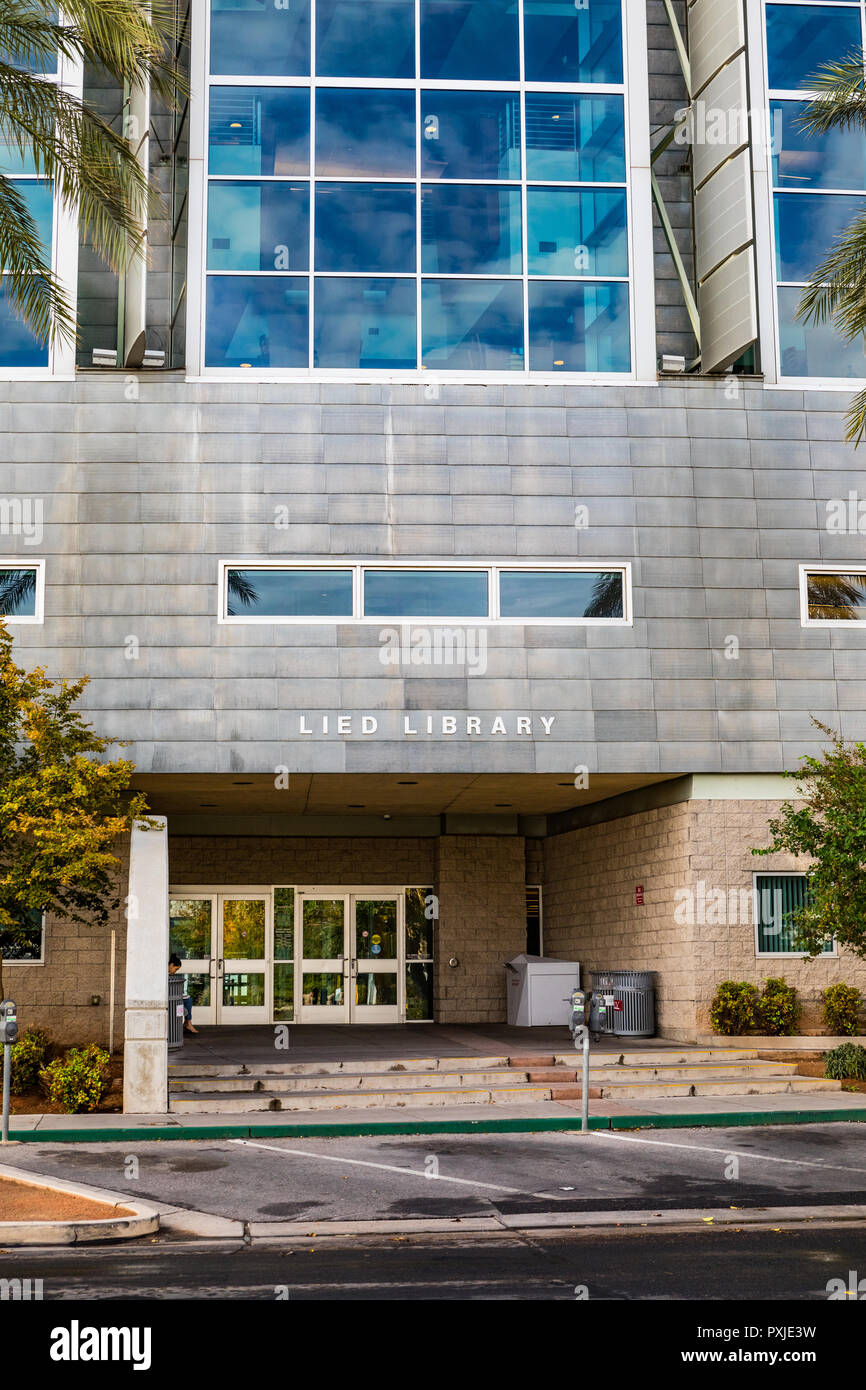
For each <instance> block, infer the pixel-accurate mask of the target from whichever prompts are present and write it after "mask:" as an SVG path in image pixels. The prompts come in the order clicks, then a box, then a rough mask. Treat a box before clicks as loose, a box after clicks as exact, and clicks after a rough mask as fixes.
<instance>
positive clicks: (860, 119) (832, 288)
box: [798, 50, 866, 444]
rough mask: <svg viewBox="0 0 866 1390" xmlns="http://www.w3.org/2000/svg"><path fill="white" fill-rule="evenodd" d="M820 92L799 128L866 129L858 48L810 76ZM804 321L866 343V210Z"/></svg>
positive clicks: (819, 276) (827, 262)
mask: <svg viewBox="0 0 866 1390" xmlns="http://www.w3.org/2000/svg"><path fill="white" fill-rule="evenodd" d="M807 85H808V87H809V89H810V90H812V91H814V92H816V93H817V96H816V97H815V98H814V99H813V100H812V101H811V102H809V103H808V104H807V106H806V109H805V111H804V113H803V116H802V117H801V121H800V124H801V128H802V129H803V130H804V131H806V132H807V133H808V134H810V135H816V136H821V135H826V133H827V132H828V131H830V130H864V129H866V74H864V67H863V54H862V53H861V52H860V51H859V50H857V51H855V52H853V53H851V54H849V55H848V56H847V57H845V58H844V59H842V60H841V61H839V62H835V63H824V64H823V65H822V66H821V67H820V68H819V69H818V72H817V73H816V74H815V76H813V77H810V78H809V80H808V84H807ZM798 315H799V317H800V318H802V319H803V320H804V321H805V322H806V323H809V322H812V323H815V324H821V323H829V322H832V323H834V324H835V327H836V328H837V329H838V330H839V332H840V333H841V335H842V337H843V338H845V339H846V340H847V341H848V342H852V343H853V342H859V343H860V345H861V346H863V344H864V333H866V212H860V213H858V214H857V216H856V217H855V218H854V219H853V220H852V222H851V223H850V224H849V226H848V227H846V228H845V230H844V231H843V232H842V233H841V234H840V235H839V236H838V237H837V238H836V241H835V242H834V244H833V246H832V248H831V249H830V251H829V252H828V254H827V255H826V257H825V258H824V260H823V261H822V262H821V264H820V265H819V266H818V268H817V269H816V270H815V272H814V274H813V276H812V278H811V280H810V282H809V285H808V288H807V289H806V290H805V291H804V293H803V296H802V298H801V300H800V305H799V309H798ZM845 423H846V427H847V438H848V439H850V440H853V441H854V442H855V444H859V443H860V441H861V440H862V438H863V434H864V431H866V391H861V392H859V394H858V395H857V396H855V397H854V399H853V401H852V403H851V407H850V409H849V411H848V414H847V416H846V420H845Z"/></svg>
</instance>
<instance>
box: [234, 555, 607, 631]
mask: <svg viewBox="0 0 866 1390" xmlns="http://www.w3.org/2000/svg"><path fill="white" fill-rule="evenodd" d="M219 565H220V568H219V584H218V600H217V621H218V622H219V623H223V624H226V625H228V626H235V625H238V624H249V623H258V624H260V625H261V624H264V625H267V624H281V625H282V624H293V625H294V626H304V627H311V626H319V627H322V626H326V627H344V626H348V625H355V626H363V627H386V626H388V625H389V624H394V623H400V624H408V625H410V626H413V627H445V626H449V627H464V628H466V627H505V626H508V627H633V626H634V609H633V606H632V572H631V564H630V563H628V562H627V561H623V560H612V561H610V563H607V562H605V561H604V560H601V561H598V560H596V561H592V562H589V561H581V562H578V563H574V562H570V561H533V560H497V561H496V562H494V563H492V564H478V563H477V562H473V561H471V560H470V561H468V562H467V563H465V564H461V562H460V561H459V560H443V561H439V560H418V561H414V562H413V561H408V560H403V561H399V562H395V561H388V560H384V561H383V560H363V561H357V560H351V561H348V562H347V561H342V562H341V561H339V560H330V561H323V560H322V559H321V558H319V559H317V560H310V561H306V560H298V559H293V560H291V561H286V560H273V559H267V560H258V559H251V558H246V559H236V560H221V561H220V562H219ZM235 569H257V570H264V569H273V570H325V571H334V570H343V571H345V570H351V572H352V608H353V611H352V614H351V616H349V615H347V616H345V617H333V616H325V617H318V616H316V615H315V614H312V615H307V616H302V617H295V616H287V617H280V618H276V617H267V616H265V617H263V616H261V615H256V614H244V613H237V614H233V615H232V616H231V617H230V616H229V615H228V612H227V608H228V572H229V570H235ZM368 569H369V570H383V569H384V570H394V571H400V570H411V571H415V570H433V571H440V570H447V571H459V572H467V573H473V574H485V573H486V574H487V576H488V608H489V613H488V616H487V617H484V618H472V617H466V616H465V615H464V616H462V617H425V616H421V617H409V616H401V615H400V614H394V615H389V616H387V617H369V618H368V617H364V616H363V615H362V612H361V603H362V584H363V579H362V576H363V571H364V570H368ZM503 570H505V571H511V570H526V571H530V572H533V573H539V572H542V573H547V572H551V571H552V572H555V573H566V574H611V573H615V572H619V573H621V574H622V576H623V616H622V617H621V618H544V617H539V618H503V617H500V615H499V611H498V610H499V584H498V577H499V574H500V573H501V572H502V571H503Z"/></svg>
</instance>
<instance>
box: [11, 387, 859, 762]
mask: <svg viewBox="0 0 866 1390" xmlns="http://www.w3.org/2000/svg"><path fill="white" fill-rule="evenodd" d="M123 387H124V377H123V375H122V374H119V375H117V376H112V375H106V376H103V377H99V376H93V377H87V378H82V379H80V380H78V381H76V382H74V383H57V384H52V383H47V382H46V383H39V382H32V381H31V382H21V383H15V382H6V383H2V384H0V398H2V400H3V402H4V403H5V407H6V408H5V410H3V411H0V414H2V415H5V423H6V425H7V426H8V427H9V430H8V432H7V433H6V434H5V436H4V437H3V439H2V441H0V498H6V499H9V500H12V499H15V498H19V499H22V502H23V500H24V499H27V498H30V499H31V501H33V500H35V499H39V500H40V501H41V503H42V507H43V526H42V530H41V534H40V536H39V538H38V541H37V543H35V544H34V543H31V541H32V540H33V537H28V536H26V535H24V534H16V533H15V530H14V527H9V526H7V527H6V528H5V531H4V533H3V534H2V538H0V539H2V553H3V555H4V556H5V557H6V561H7V562H9V561H13V562H14V563H16V564H23V563H26V562H27V561H28V560H33V559H39V560H43V561H44V562H45V565H46V604H45V608H46V618H45V621H44V623H43V624H41V625H34V626H27V627H25V626H13V627H12V629H11V630H12V632H13V634H14V636H15V641H16V649H17V651H18V652H19V654H20V658H21V660H22V661H23V662H24V663H25V664H27V665H32V664H35V663H37V662H43V663H44V664H45V665H46V666H47V668H48V670H49V673H50V674H52V675H54V676H57V677H60V676H66V677H70V678H74V677H77V676H79V675H84V674H87V675H90V676H91V677H92V678H93V683H92V685H91V686H90V688H89V690H88V692H87V694H86V696H85V699H84V701H83V704H84V707H85V708H86V709H87V711H88V715H89V717H90V718H91V719H92V721H93V722H94V724H95V725H96V726H97V727H98V729H99V730H100V731H101V732H105V733H107V734H110V735H113V736H114V737H117V738H128V739H130V740H131V741H132V745H133V746H132V747H131V749H130V750H129V755H130V756H131V757H132V758H133V759H134V760H135V761H136V762H137V763H138V764H139V766H140V767H141V769H142V770H144V771H147V770H174V771H181V770H187V771H200V772H206V771H227V772H230V771H233V770H234V771H238V770H243V771H256V770H259V771H270V770H271V769H272V768H273V767H274V766H275V765H276V764H277V763H279V762H283V763H287V764H288V763H289V762H290V763H291V765H292V766H293V767H303V768H305V769H307V770H310V771H316V770H320V771H341V770H343V769H345V768H347V767H351V768H352V769H353V770H359V771H360V770H362V769H369V770H376V771H388V770H391V769H394V770H409V769H412V770H415V771H423V770H425V769H427V770H431V771H433V770H438V771H448V770H461V769H463V770H472V771H478V772H485V771H487V772H496V771H508V770H511V771H519V770H530V771H533V770H535V771H539V772H541V771H544V772H550V771H554V770H561V769H562V768H563V767H564V768H565V769H566V771H567V770H568V768H570V767H572V766H574V765H576V764H578V763H581V764H583V763H587V764H588V765H590V764H591V765H593V766H596V765H597V767H598V769H599V770H600V771H607V772H618V771H623V772H626V771H632V772H639V771H650V772H651V771H658V770H659V769H662V770H666V771H676V770H687V771H689V770H694V771H700V770H708V771H711V770H719V769H722V768H723V769H724V770H726V771H734V770H744V771H745V770H753V771H761V770H764V771H772V770H775V769H776V768H777V767H779V766H781V765H782V760H783V758H784V759H788V760H789V761H790V757H789V754H790V749H791V748H792V747H793V746H795V745H796V744H797V740H798V738H802V739H803V740H804V741H805V740H807V739H808V735H809V730H808V721H806V722H804V716H806V715H807V714H808V710H809V709H813V708H814V709H815V710H817V711H818V712H820V713H822V714H824V715H829V714H832V715H833V717H834V720H837V721H838V719H839V718H840V717H841V716H843V715H844V717H845V719H846V720H847V721H848V724H849V726H850V727H852V728H853V727H854V726H855V722H856V720H857V718H858V717H859V716H860V712H861V710H862V708H864V707H866V701H864V700H863V695H862V692H863V684H862V683H863V682H866V625H864V626H863V627H862V628H861V627H860V625H858V624H852V625H851V627H850V628H848V629H846V630H842V631H836V630H834V631H832V632H831V631H830V630H827V629H824V630H822V629H820V628H818V629H805V628H803V627H802V625H801V623H800V613H799V592H798V566H799V565H800V564H802V563H805V562H811V561H814V560H816V559H819V558H820V560H821V562H822V563H833V562H838V563H839V565H840V567H842V568H844V567H845V566H846V565H850V564H851V563H852V562H854V561H859V562H862V561H863V557H864V551H863V537H862V536H861V535H859V534H841V535H839V534H835V533H833V532H832V531H830V530H828V528H827V525H826V521H827V507H826V504H827V503H828V502H833V501H834V500H835V499H847V497H848V494H849V492H851V491H854V492H858V489H862V461H861V460H860V459H859V456H858V455H857V454H855V453H854V451H853V450H851V448H850V446H847V445H845V444H843V443H841V442H839V439H840V430H841V424H840V422H841V414H842V412H843V411H844V409H845V408H846V406H847V399H848V398H847V396H845V395H844V394H841V395H840V394H839V393H834V394H833V395H832V396H825V395H824V394H823V393H820V392H809V393H807V398H808V407H809V408H808V410H807V409H805V408H804V396H803V394H802V393H797V392H794V393H787V392H783V391H764V390H763V389H762V388H761V387H760V385H759V384H758V383H753V382H747V381H741V382H740V383H739V384H738V386H737V394H736V396H735V398H734V399H729V398H728V397H727V396H726V384H725V382H724V381H719V382H715V381H711V380H707V379H704V380H685V381H683V382H680V383H677V384H676V385H671V384H668V383H665V384H663V385H660V386H659V387H657V388H656V387H653V386H635V387H629V386H611V387H601V386H598V387H592V386H580V387H572V386H561V385H553V386H551V387H549V388H547V387H543V386H535V385H533V386H531V387H530V386H519V385H511V384H509V385H504V386H496V387H495V388H493V387H491V388H489V390H485V389H484V388H479V387H477V386H459V385H447V384H446V385H443V386H442V387H441V388H440V394H439V398H438V400H437V401H435V402H427V401H425V400H424V398H423V387H418V388H416V387H412V386H390V385H388V384H382V385H380V386H375V387H364V386H352V385H350V384H346V383H339V384H333V385H330V384H328V385H325V384H321V385H320V384H305V385H302V386H299V385H295V384H292V383H287V384H286V386H285V388H281V387H279V386H268V385H264V384H263V385H260V386H257V385H255V384H249V383H216V382H214V383H189V384H185V383H184V382H182V381H180V380H178V379H174V378H171V379H165V380H164V379H160V380H153V379H147V380H143V381H142V386H141V393H140V399H139V400H138V401H137V402H128V401H126V400H125V399H124V396H123ZM828 407H829V408H828ZM320 430H321V432H319V431H320ZM809 440H811V441H814V442H812V443H811V444H810V443H809V442H807V441H809ZM66 460H69V461H68V462H67V461H66ZM858 495H859V494H858ZM815 498H818V499H820V500H819V501H817V502H816V501H814V500H813V499H815ZM578 504H583V505H585V506H586V507H587V509H588V517H587V521H588V524H587V525H586V526H580V525H578V526H576V525H575V519H576V518H575V507H576V506H577V505H578ZM279 507H285V508H287V509H288V510H287V516H288V525H287V526H279V525H275V524H274V523H275V517H276V515H277V513H276V511H275V509H276V508H279ZM281 557H285V558H286V559H287V560H290V561H300V562H303V561H305V560H309V561H312V560H320V561H321V560H323V559H333V560H337V561H340V560H347V559H348V560H352V561H354V560H372V561H377V560H384V561H389V562H390V561H400V562H401V563H406V564H409V565H411V563H412V562H413V561H414V560H421V559H424V560H429V561H433V562H435V561H437V560H441V561H445V562H449V561H450V562H457V563H458V564H471V563H473V562H480V563H483V562H485V561H488V560H497V561H506V562H507V561H508V560H512V559H513V560H525V561H528V562H537V563H539V564H540V565H544V564H545V563H547V562H550V561H551V560H556V561H566V562H567V561H568V560H576V561H577V560H579V561H582V562H589V563H590V564H592V563H597V564H598V566H599V568H601V569H603V568H604V567H605V566H606V565H608V564H610V563H612V562H614V561H625V562H628V563H630V564H631V565H632V575H633V584H634V594H633V597H634V613H635V621H634V625H633V626H624V627H608V626H578V627H567V626H559V625H556V624H550V623H547V624H546V623H544V622H543V621H542V622H536V623H529V624H525V625H522V626H521V625H513V626H511V625H508V626H501V627H491V628H489V629H486V630H485V632H486V640H487V646H486V661H485V664H484V668H483V669H481V668H480V667H479V666H477V665H476V667H475V669H465V668H464V667H461V666H460V665H459V664H457V665H456V666H454V665H452V666H447V667H446V666H430V667H427V668H425V667H423V666H422V667H417V666H412V665H406V664H405V662H404V663H403V664H400V665H398V666H396V667H394V666H386V665H384V664H383V662H382V660H381V638H380V629H379V627H378V625H375V624H371V625H369V626H357V625H354V624H351V623H344V622H343V623H331V624H328V623H324V624H318V623H303V624H280V623H262V624H241V625H226V624H220V623H219V622H218V621H217V612H218V596H217V576H218V567H219V561H220V560H221V559H230V558H234V559H245V560H246V561H248V562H254V561H255V560H256V559H257V558H260V559H265V558H270V559H271V560H274V559H277V558H281ZM382 626H383V627H385V626H387V624H385V623H384V622H383V625H382ZM731 638H735V639H736V643H735V646H736V650H737V651H738V653H739V655H738V656H737V657H736V658H735V659H729V657H728V654H727V653H728V651H729V650H730V639H731ZM305 712H306V713H307V715H308V716H309V717H310V718H311V720H314V721H315V720H318V721H321V718H322V716H323V715H328V716H329V718H330V719H331V725H330V728H329V732H328V734H327V735H322V734H321V733H319V734H318V735H317V736H316V737H301V736H300V735H299V731H298V721H299V716H300V715H301V714H302V713H305ZM346 713H349V714H353V715H354V717H355V719H356V720H359V719H360V716H361V715H363V714H370V715H375V716H376V717H377V719H378V721H379V725H380V728H379V730H378V731H377V735H376V736H375V737H368V738H363V739H362V738H361V736H360V734H357V735H353V736H352V738H351V739H350V740H349V741H348V742H347V741H346V740H344V739H340V738H338V737H336V736H335V735H334V724H335V721H336V718H337V717H338V716H339V715H340V714H346ZM428 715H431V716H433V717H434V724H438V721H440V720H441V717H443V716H445V717H447V718H448V719H451V718H455V719H457V731H456V733H453V734H452V733H451V732H450V725H449V726H448V732H446V733H445V734H443V733H442V732H441V731H440V732H435V731H434V733H432V734H430V735H428V734H427V733H426V732H422V733H419V734H413V735H408V736H407V735H406V734H405V732H404V730H403V724H402V720H403V719H404V717H406V716H408V717H409V718H410V719H417V720H420V721H422V729H423V728H425V724H424V721H426V717H427V716H428ZM470 716H471V717H475V718H481V720H482V726H483V731H482V733H481V734H480V735H479V736H476V735H475V733H474V731H473V733H472V735H471V736H467V731H466V724H465V721H466V718H467V717H470ZM497 716H501V718H502V719H503V721H504V723H505V726H506V732H505V734H504V735H502V734H500V733H499V732H498V731H497V732H491V729H492V725H493V721H494V720H495V719H496V717H497ZM541 716H544V717H545V718H546V719H551V720H552V721H553V722H552V724H551V725H550V728H549V731H548V732H545V731H544V729H543V728H542V726H541V724H540V719H541ZM527 717H531V719H532V721H533V723H532V733H531V735H530V736H527V735H525V734H523V733H519V732H518V726H517V720H518V719H521V718H524V719H525V718H527ZM861 722H862V721H861ZM804 746H805V743H804ZM686 750H687V751H686ZM801 751H802V750H801ZM798 756H799V753H798ZM794 762H795V763H796V759H794Z"/></svg>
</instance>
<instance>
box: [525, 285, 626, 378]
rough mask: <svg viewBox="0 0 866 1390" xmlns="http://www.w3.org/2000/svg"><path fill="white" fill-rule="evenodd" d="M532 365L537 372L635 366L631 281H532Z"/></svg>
mask: <svg viewBox="0 0 866 1390" xmlns="http://www.w3.org/2000/svg"><path fill="white" fill-rule="evenodd" d="M529 366H530V369H531V370H532V371H536V372H628V371H630V370H631V346H630V336H629V293H628V285H626V284H624V283H622V282H618V283H614V284H609V285H604V284H579V283H578V282H576V281H571V282H570V283H569V282H568V281H562V280H559V281H556V280H531V281H530V282H529Z"/></svg>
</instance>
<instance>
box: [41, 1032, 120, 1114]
mask: <svg viewBox="0 0 866 1390" xmlns="http://www.w3.org/2000/svg"><path fill="white" fill-rule="evenodd" d="M109 1060H110V1059H109V1055H108V1053H107V1052H106V1051H105V1048H103V1047H99V1046H98V1045H97V1044H96V1043H89V1044H88V1045H87V1047H71V1048H70V1049H69V1051H68V1052H67V1053H66V1054H65V1055H64V1056H63V1057H62V1058H61V1057H58V1058H57V1059H56V1060H55V1061H54V1062H49V1064H48V1066H47V1067H45V1068H44V1070H43V1071H41V1072H40V1073H39V1080H40V1082H41V1084H42V1087H43V1089H44V1091H45V1094H46V1095H47V1096H48V1098H49V1100H53V1101H56V1102H57V1104H58V1105H60V1106H61V1108H62V1109H63V1110H65V1111H66V1112H67V1114H70V1115H77V1114H80V1113H81V1112H82V1111H87V1110H95V1109H96V1108H97V1106H98V1105H99V1102H100V1101H101V1100H102V1097H103V1096H104V1095H105V1093H106V1091H107V1090H108V1088H109V1085H110V1084H111V1075H110V1071H109Z"/></svg>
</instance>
